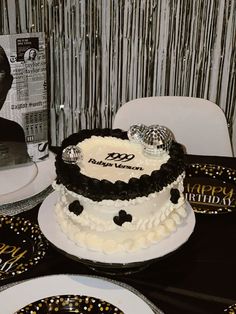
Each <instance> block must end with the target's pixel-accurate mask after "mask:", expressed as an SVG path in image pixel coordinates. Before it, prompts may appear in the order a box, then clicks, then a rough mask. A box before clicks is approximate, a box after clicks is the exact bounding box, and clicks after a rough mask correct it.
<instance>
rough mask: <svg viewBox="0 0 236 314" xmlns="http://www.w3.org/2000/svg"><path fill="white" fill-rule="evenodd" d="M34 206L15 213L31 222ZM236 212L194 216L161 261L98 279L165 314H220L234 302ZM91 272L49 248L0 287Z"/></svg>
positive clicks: (230, 162) (235, 164)
mask: <svg viewBox="0 0 236 314" xmlns="http://www.w3.org/2000/svg"><path fill="white" fill-rule="evenodd" d="M186 160H187V162H188V163H195V162H198V163H214V164H217V165H222V166H227V167H231V168H236V159H235V158H229V157H213V156H193V155H188V156H186ZM39 207H40V205H38V206H36V207H35V208H32V209H31V210H29V211H27V212H23V213H21V214H19V216H21V217H25V218H27V219H29V220H31V221H32V222H35V223H37V213H38V209H39ZM235 227H236V212H232V213H228V214H219V215H206V214H196V226H195V229H194V232H193V234H192V235H191V236H190V239H189V240H188V241H187V243H185V244H184V245H183V246H182V247H181V248H180V249H178V250H177V251H175V252H173V253H172V254H170V255H168V256H167V257H165V258H162V259H160V260H157V261H155V262H154V263H153V264H151V265H150V266H148V267H147V268H146V269H143V270H142V271H140V272H136V273H133V274H129V275H122V274H119V275H113V276H112V275H104V274H102V273H101V276H103V277H104V276H107V277H109V278H113V279H115V280H118V281H120V282H124V283H126V284H128V285H130V286H132V287H134V288H136V289H137V290H139V291H140V292H141V293H142V294H143V295H144V296H146V297H147V298H148V299H149V300H150V301H152V302H153V303H154V304H156V305H157V307H159V308H160V309H161V310H163V311H164V313H165V314H185V313H186V314H195V313H201V314H204V313H206V314H211V313H212V314H213V313H223V310H224V308H226V307H227V306H228V305H230V304H233V303H236V254H235V245H236V228H235ZM62 273H63V274H65V273H70V274H96V275H99V273H95V272H94V271H92V270H91V269H90V268H88V267H87V266H86V265H84V264H82V263H80V262H78V261H75V260H72V259H70V258H68V257H66V256H65V255H63V254H62V253H61V252H59V251H57V250H56V249H55V248H54V247H52V246H50V248H49V250H48V253H47V254H46V256H45V257H44V258H43V259H42V261H40V263H39V264H38V265H36V266H35V267H34V268H32V269H30V270H29V271H27V272H25V273H23V274H21V275H17V276H15V277H12V278H10V279H8V280H7V281H6V280H4V281H2V282H1V283H0V284H2V285H4V284H7V283H11V282H14V281H20V280H25V279H28V278H34V277H37V276H43V275H49V274H62Z"/></svg>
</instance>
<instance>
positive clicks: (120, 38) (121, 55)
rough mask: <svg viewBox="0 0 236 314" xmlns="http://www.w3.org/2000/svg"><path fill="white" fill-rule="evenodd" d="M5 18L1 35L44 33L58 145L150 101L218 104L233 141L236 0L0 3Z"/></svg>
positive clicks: (0, 20) (23, 0) (20, 0)
mask: <svg viewBox="0 0 236 314" xmlns="http://www.w3.org/2000/svg"><path fill="white" fill-rule="evenodd" d="M0 13H1V18H0V34H9V33H19V32H36V31H45V32H46V34H47V43H48V57H49V58H48V62H49V85H50V95H49V96H50V97H49V99H50V104H49V106H50V129H51V132H50V136H51V141H52V144H53V145H55V144H60V143H61V140H62V139H63V138H65V137H66V136H68V135H69V134H71V133H72V132H76V131H77V130H78V129H80V128H93V127H107V126H109V127H111V126H112V121H113V118H114V115H115V113H116V111H117V109H118V108H119V107H120V106H121V105H122V104H123V103H125V102H127V101H128V100H131V99H134V98H139V97H145V96H153V95H180V96H194V97H201V98H205V99H209V100H211V101H213V102H215V103H217V104H218V105H219V106H220V107H221V108H222V109H223V110H224V112H225V114H226V117H227V120H228V124H229V130H230V133H231V136H232V138H233V140H234V141H235V139H234V138H235V133H234V134H233V135H232V130H233V124H234V128H235V130H236V127H235V123H236V122H235V115H236V110H235V102H236V1H235V0H169V1H167V0H159V1H158V0H150V1H147V0H126V1H125V0H120V1H116V0H94V1H92V0H48V1H46V0H41V1H40V0H18V1H17V0H16V1H13V0H0Z"/></svg>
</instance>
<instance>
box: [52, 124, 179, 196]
mask: <svg viewBox="0 0 236 314" xmlns="http://www.w3.org/2000/svg"><path fill="white" fill-rule="evenodd" d="M93 135H96V136H102V137H105V136H111V137H116V138H120V139H128V137H127V132H125V131H122V130H120V129H109V128H105V129H91V130H89V129H84V130H81V131H80V132H78V133H74V134H72V135H70V136H69V137H68V138H66V139H64V140H63V142H62V145H61V147H60V149H59V151H58V154H57V156H56V161H55V167H56V174H57V183H58V184H63V185H64V186H65V187H66V188H67V189H68V190H70V191H73V192H75V193H77V194H80V195H83V196H84V197H86V198H89V199H92V200H93V201H97V202H99V201H102V200H105V199H109V200H118V199H119V200H130V199H134V198H136V197H142V196H148V195H149V194H150V193H154V192H159V191H161V190H162V189H163V188H164V187H165V186H167V185H168V184H170V183H172V182H173V181H175V180H176V179H177V178H178V176H179V175H180V174H182V173H183V172H184V171H185V162H184V150H183V147H182V145H181V144H179V143H177V142H175V141H172V143H171V146H170V150H169V155H170V158H169V160H168V161H167V162H166V163H165V164H163V165H162V166H161V168H160V169H159V170H155V171H153V172H152V173H151V175H150V176H149V175H146V174H144V175H142V176H141V177H140V178H131V179H130V180H129V182H128V183H126V182H123V181H120V180H118V181H116V182H115V183H112V182H110V181H108V180H105V179H103V180H98V179H94V178H90V177H87V176H85V175H83V174H81V173H80V167H79V166H78V165H73V164H67V163H65V162H64V161H63V160H62V151H63V149H64V148H65V147H67V146H69V145H77V144H78V143H79V142H82V141H83V140H85V139H87V138H90V137H91V136H93Z"/></svg>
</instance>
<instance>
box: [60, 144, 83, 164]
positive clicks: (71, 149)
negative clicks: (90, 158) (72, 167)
mask: <svg viewBox="0 0 236 314" xmlns="http://www.w3.org/2000/svg"><path fill="white" fill-rule="evenodd" d="M62 159H63V161H64V162H65V163H67V164H76V163H77V162H79V161H82V160H83V155H82V151H81V149H80V148H79V147H78V146H75V145H70V146H67V147H66V148H64V149H63V151H62Z"/></svg>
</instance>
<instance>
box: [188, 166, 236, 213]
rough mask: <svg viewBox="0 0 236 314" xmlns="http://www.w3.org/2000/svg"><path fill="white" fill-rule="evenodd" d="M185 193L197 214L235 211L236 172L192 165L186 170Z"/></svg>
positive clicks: (224, 168) (221, 168) (219, 167)
mask: <svg viewBox="0 0 236 314" xmlns="http://www.w3.org/2000/svg"><path fill="white" fill-rule="evenodd" d="M184 192H185V196H186V199H187V200H188V202H189V203H190V204H191V206H192V208H193V210H194V211H195V212H196V213H203V214H224V213H230V212H232V211H235V210H236V170H235V169H231V168H227V167H223V166H218V165H213V164H191V165H189V166H188V167H187V169H186V178H185V181H184Z"/></svg>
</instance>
